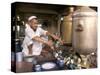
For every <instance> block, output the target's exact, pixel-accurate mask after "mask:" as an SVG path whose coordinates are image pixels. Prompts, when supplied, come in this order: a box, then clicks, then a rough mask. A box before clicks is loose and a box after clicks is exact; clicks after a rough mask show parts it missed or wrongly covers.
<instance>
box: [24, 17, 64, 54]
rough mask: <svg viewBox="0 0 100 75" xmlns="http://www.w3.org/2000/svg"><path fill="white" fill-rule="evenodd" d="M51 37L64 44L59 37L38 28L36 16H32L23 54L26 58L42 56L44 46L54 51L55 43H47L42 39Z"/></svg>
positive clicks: (26, 32)
mask: <svg viewBox="0 0 100 75" xmlns="http://www.w3.org/2000/svg"><path fill="white" fill-rule="evenodd" d="M42 35H44V36H46V35H47V36H51V37H52V38H54V39H55V40H58V41H59V42H60V43H62V44H63V42H62V40H61V39H59V38H58V37H57V36H55V35H53V34H51V33H49V32H48V31H45V30H43V29H42V28H40V27H39V26H38V20H37V17H36V16H31V17H29V19H28V25H27V27H26V29H25V38H24V41H23V44H22V47H23V53H24V55H25V56H29V55H40V54H41V51H42V45H43V44H45V45H47V46H49V47H50V48H51V49H54V47H53V43H52V42H51V41H46V40H44V39H42V38H41V36H42Z"/></svg>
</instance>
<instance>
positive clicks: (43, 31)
mask: <svg viewBox="0 0 100 75" xmlns="http://www.w3.org/2000/svg"><path fill="white" fill-rule="evenodd" d="M39 31H40V33H41V35H46V33H47V31H46V30H43V29H42V28H39Z"/></svg>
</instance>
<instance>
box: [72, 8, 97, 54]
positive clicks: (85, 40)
mask: <svg viewBox="0 0 100 75" xmlns="http://www.w3.org/2000/svg"><path fill="white" fill-rule="evenodd" d="M72 19H73V22H72V23H73V25H72V29H73V31H72V46H73V48H74V49H75V50H76V51H78V52H79V53H82V54H89V53H92V52H95V51H96V49H97V12H96V11H94V10H93V9H91V8H89V7H80V8H78V10H76V11H75V12H74V13H73V18H72Z"/></svg>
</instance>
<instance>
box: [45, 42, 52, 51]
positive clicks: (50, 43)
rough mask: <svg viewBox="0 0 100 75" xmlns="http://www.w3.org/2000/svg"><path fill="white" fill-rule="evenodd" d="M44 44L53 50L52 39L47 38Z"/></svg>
mask: <svg viewBox="0 0 100 75" xmlns="http://www.w3.org/2000/svg"><path fill="white" fill-rule="evenodd" d="M46 44H47V45H48V46H49V47H50V48H51V49H52V50H54V46H53V42H52V40H49V41H48V42H46Z"/></svg>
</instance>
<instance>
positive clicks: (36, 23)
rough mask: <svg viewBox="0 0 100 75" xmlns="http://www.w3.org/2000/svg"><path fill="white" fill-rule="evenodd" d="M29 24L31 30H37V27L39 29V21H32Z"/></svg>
mask: <svg viewBox="0 0 100 75" xmlns="http://www.w3.org/2000/svg"><path fill="white" fill-rule="evenodd" d="M29 24H30V26H31V28H32V29H33V30H36V29H37V27H38V20H37V19H32V20H31V21H30V22H29Z"/></svg>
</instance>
